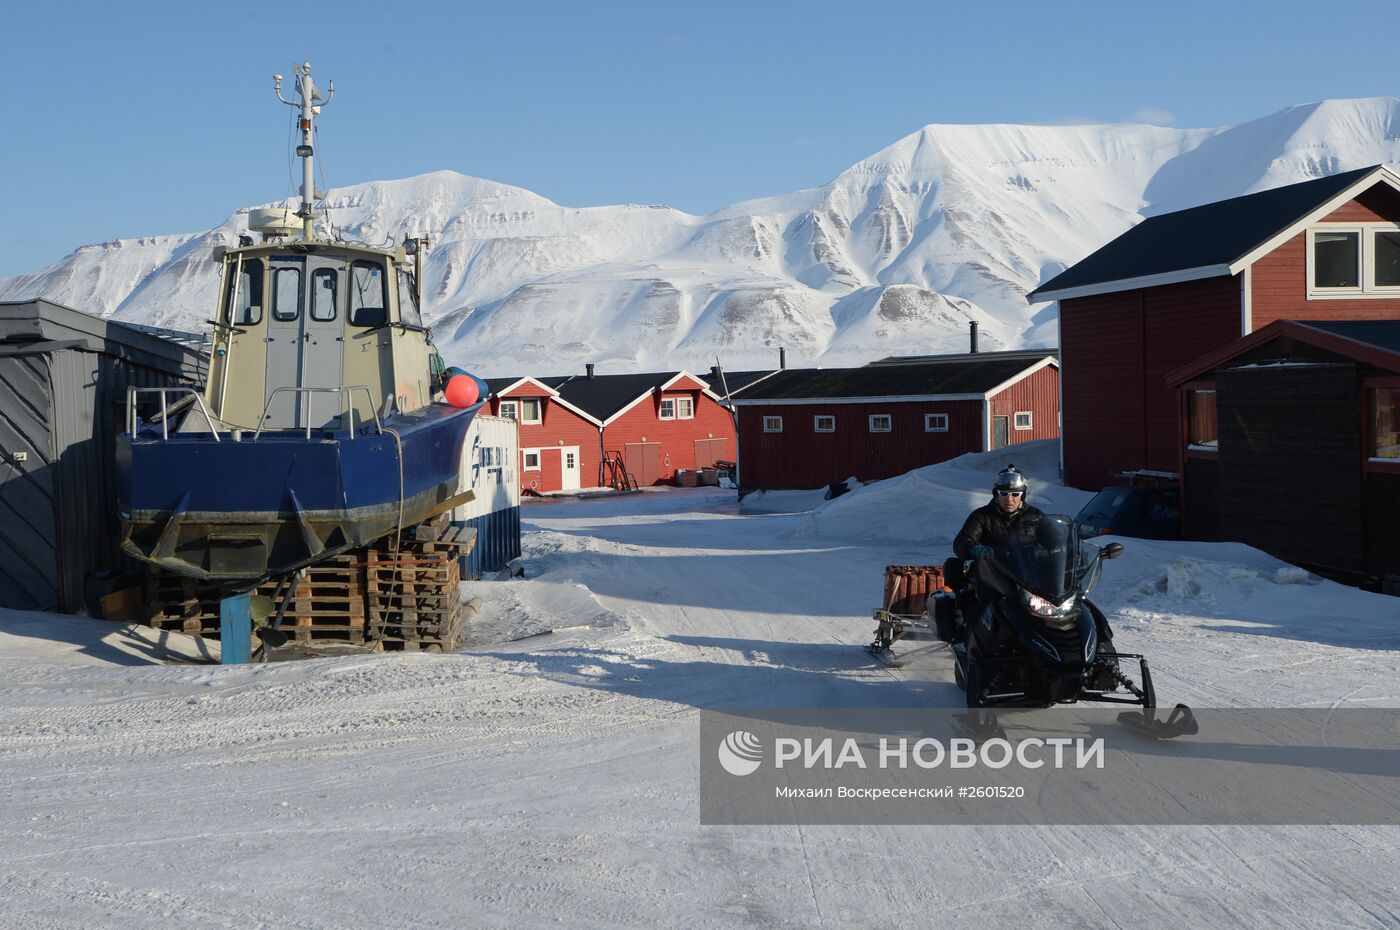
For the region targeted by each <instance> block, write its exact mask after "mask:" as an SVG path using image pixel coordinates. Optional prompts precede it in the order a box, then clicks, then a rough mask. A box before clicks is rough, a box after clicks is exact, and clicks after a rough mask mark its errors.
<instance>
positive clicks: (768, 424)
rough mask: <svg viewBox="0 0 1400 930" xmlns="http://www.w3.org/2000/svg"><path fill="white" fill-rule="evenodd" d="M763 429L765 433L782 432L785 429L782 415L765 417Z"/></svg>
mask: <svg viewBox="0 0 1400 930" xmlns="http://www.w3.org/2000/svg"><path fill="white" fill-rule="evenodd" d="M763 431H764V432H765V433H781V432H782V431H783V418H782V417H764V418H763Z"/></svg>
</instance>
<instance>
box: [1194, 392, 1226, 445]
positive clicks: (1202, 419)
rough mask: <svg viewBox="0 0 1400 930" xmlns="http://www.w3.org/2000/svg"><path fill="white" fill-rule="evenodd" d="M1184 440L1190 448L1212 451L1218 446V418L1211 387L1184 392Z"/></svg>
mask: <svg viewBox="0 0 1400 930" xmlns="http://www.w3.org/2000/svg"><path fill="white" fill-rule="evenodd" d="M1186 441H1187V444H1188V445H1189V446H1190V447H1191V448H1192V449H1201V450H1206V449H1208V450H1210V451H1212V452H1213V451H1215V450H1216V449H1219V448H1220V418H1219V416H1218V415H1217V414H1216V410H1215V391H1214V390H1213V389H1211V390H1199V391H1187V392H1186Z"/></svg>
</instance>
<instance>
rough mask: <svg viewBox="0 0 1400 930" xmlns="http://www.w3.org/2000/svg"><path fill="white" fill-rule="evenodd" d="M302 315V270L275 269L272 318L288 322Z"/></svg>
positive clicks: (273, 274)
mask: <svg viewBox="0 0 1400 930" xmlns="http://www.w3.org/2000/svg"><path fill="white" fill-rule="evenodd" d="M300 315H301V269H300V268H275V269H273V272H272V318H273V319H274V320H281V321H282V322H284V323H285V322H286V321H288V320H295V319H296V318H297V317H298V316H300Z"/></svg>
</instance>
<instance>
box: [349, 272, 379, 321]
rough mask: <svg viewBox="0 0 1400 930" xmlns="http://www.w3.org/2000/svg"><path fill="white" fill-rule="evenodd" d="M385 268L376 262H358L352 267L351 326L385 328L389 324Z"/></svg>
mask: <svg viewBox="0 0 1400 930" xmlns="http://www.w3.org/2000/svg"><path fill="white" fill-rule="evenodd" d="M388 302H389V301H388V297H387V295H386V292H385V287H384V268H383V266H381V265H378V264H376V263H374V262H367V261H358V262H355V264H354V265H352V266H350V324H351V325H352V326H383V325H384V324H385V323H386V322H388V317H387V316H386V315H385V313H384V306H385V304H387V303H388Z"/></svg>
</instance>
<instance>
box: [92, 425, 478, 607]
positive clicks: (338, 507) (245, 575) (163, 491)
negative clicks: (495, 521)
mask: <svg viewBox="0 0 1400 930" xmlns="http://www.w3.org/2000/svg"><path fill="white" fill-rule="evenodd" d="M480 409H481V405H479V404H478V405H476V406H473V407H468V408H465V409H458V408H455V407H451V406H449V405H447V404H432V405H429V406H428V407H424V408H423V409H421V410H416V411H413V412H411V413H398V414H394V415H392V416H390V417H388V418H387V419H385V420H384V421H383V428H382V430H381V431H375V430H373V429H371V430H369V431H367V432H357V434H356V435H355V437H354V438H351V437H350V436H349V435H348V433H345V432H339V433H329V432H319V431H316V430H313V431H312V433H311V436H310V438H309V439H308V438H307V435H306V433H305V431H301V430H287V431H278V432H271V431H269V432H264V433H262V434H261V435H260V436H258V437H256V438H252V437H251V436H245V437H244V438H243V439H242V440H241V441H237V442H235V441H233V439H232V438H231V436H230V435H229V434H228V433H224V434H221V436H220V439H219V440H215V438H214V437H213V436H212V435H210V434H208V433H172V434H171V435H170V436H169V438H162V437H161V435H160V432H159V431H158V430H149V429H147V430H140V429H138V431H137V433H136V435H135V436H132V435H131V434H122V435H121V436H120V437H119V438H118V440H117V496H118V501H119V506H120V508H121V512H120V517H121V523H122V548H123V550H124V551H125V552H127V553H128V554H130V555H132V556H134V557H136V558H138V559H142V560H144V561H147V562H150V563H152V564H154V565H158V566H160V567H161V568H164V569H167V570H170V571H174V572H177V573H179V574H183V575H188V576H191V577H196V578H204V579H211V580H215V581H226V582H230V583H235V584H236V583H241V582H256V581H258V580H260V579H262V578H266V577H276V576H279V575H283V574H286V573H288V572H291V571H295V570H296V569H298V568H301V567H303V566H305V565H309V564H311V563H312V562H315V561H318V560H320V559H323V558H328V557H330V556H332V555H335V554H337V553H339V552H343V551H345V550H347V549H351V548H355V547H358V546H363V545H366V544H368V543H370V542H373V541H374V540H375V539H378V538H380V537H382V536H384V535H386V534H388V533H391V532H394V531H395V530H396V529H397V528H399V527H411V526H413V525H414V524H416V523H420V522H422V521H423V520H426V519H428V518H430V517H433V516H435V515H437V514H440V513H442V512H444V511H445V510H447V509H450V508H451V507H453V506H456V505H457V504H458V503H461V502H462V500H461V495H459V493H458V488H459V485H460V475H461V458H462V447H463V442H464V439H465V437H466V433H467V427H468V426H470V425H471V422H472V420H473V419H474V418H475V416H476V414H477V412H478V411H479V410H480Z"/></svg>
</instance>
